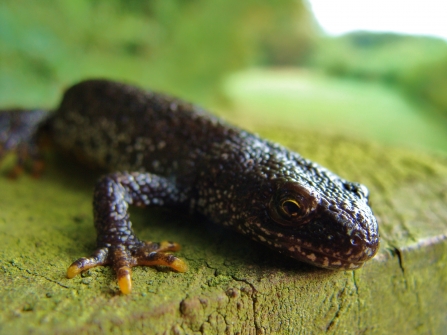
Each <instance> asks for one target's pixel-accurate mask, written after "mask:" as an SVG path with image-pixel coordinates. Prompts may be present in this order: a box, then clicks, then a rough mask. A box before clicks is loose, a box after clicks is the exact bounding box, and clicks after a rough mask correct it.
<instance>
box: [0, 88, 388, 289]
mask: <svg viewBox="0 0 447 335" xmlns="http://www.w3.org/2000/svg"><path fill="white" fill-rule="evenodd" d="M33 113H34V114H33ZM14 122H15V124H16V125H15V126H14V125H13V123H14ZM37 125H40V126H39V127H40V128H37V127H38V126H37ZM22 128H23V129H27V131H25V130H23V129H22ZM30 129H31V130H30ZM36 129H39V131H38V133H42V132H45V133H47V134H48V135H49V136H50V137H51V139H52V141H53V142H54V143H55V144H56V145H57V146H58V147H60V148H61V149H63V150H65V151H68V152H71V153H73V154H75V155H77V156H82V158H83V159H87V160H88V161H90V162H92V163H94V164H96V165H99V166H102V167H104V168H107V169H108V170H109V171H130V172H115V173H112V174H110V175H107V176H105V177H103V178H102V179H101V180H100V181H99V182H98V184H97V186H96V189H95V192H94V220H95V227H96V230H97V233H98V237H97V250H96V251H95V252H94V253H93V255H92V256H91V257H90V258H81V259H79V260H77V261H76V262H74V263H73V264H72V265H71V267H70V268H69V270H68V276H69V277H73V276H75V275H76V274H78V273H79V272H81V271H83V270H86V269H88V268H91V267H93V266H97V265H104V264H112V265H113V267H114V269H115V271H116V272H117V276H118V281H119V284H120V288H121V291H123V292H124V293H129V292H130V290H131V286H130V285H131V284H130V268H131V267H132V266H134V265H160V264H161V265H166V266H170V267H172V268H173V269H175V270H177V271H185V270H186V266H185V264H184V263H183V261H182V260H180V259H178V258H176V257H174V256H172V255H170V254H167V253H166V252H167V251H168V252H169V251H175V250H177V249H178V245H176V244H175V243H168V242H163V243H161V244H158V243H145V242H141V241H140V240H138V238H137V237H136V236H135V235H134V233H133V231H132V229H131V223H130V221H129V215H128V211H127V209H128V206H129V205H134V206H177V207H181V208H184V209H185V210H186V211H191V210H192V211H195V212H198V213H201V214H203V215H205V216H207V217H208V218H209V219H211V220H212V221H214V222H216V223H218V224H221V225H224V226H228V227H231V228H233V229H235V230H237V231H239V232H241V233H242V234H244V235H247V236H249V237H251V238H252V239H254V240H256V241H259V242H261V243H263V244H265V245H267V246H269V247H271V248H273V249H275V250H277V251H279V252H281V253H284V254H286V255H288V256H290V257H293V258H295V259H298V260H300V261H304V262H308V263H311V264H314V265H316V266H320V267H324V268H330V269H355V268H358V267H360V266H361V265H362V264H363V263H364V262H365V261H367V260H368V259H370V258H371V257H373V256H374V254H375V253H376V251H377V249H378V244H379V238H378V227H377V222H376V220H375V218H374V216H373V214H372V211H371V209H370V207H369V205H368V191H367V189H366V188H365V187H364V186H363V185H360V184H356V183H351V182H347V181H345V180H343V179H341V178H340V177H338V176H336V175H335V174H333V173H331V172H330V171H328V170H327V169H325V168H323V167H321V166H319V165H317V164H315V163H313V162H311V161H308V160H306V159H304V158H302V157H301V156H300V155H299V154H297V153H294V152H290V151H289V150H287V149H286V148H284V147H282V146H280V145H277V144H274V143H272V142H269V141H267V140H263V139H261V138H259V137H257V136H255V135H253V134H250V133H248V132H245V131H243V130H240V129H238V128H236V127H233V126H230V125H228V124H226V123H224V122H223V121H221V120H220V119H218V118H215V117H213V116H211V115H210V114H208V113H206V112H205V111H203V110H201V109H199V108H198V107H196V106H194V105H191V104H188V103H185V102H183V101H180V100H176V99H173V98H170V97H166V96H163V95H159V94H155V93H149V92H144V91H141V90H139V89H137V88H134V87H131V86H127V85H123V84H119V83H113V82H109V81H104V80H91V81H85V82H82V83H80V84H77V85H75V86H73V87H72V88H70V89H69V90H68V91H67V92H66V93H65V95H64V98H63V100H62V103H61V105H60V107H59V108H58V109H57V110H56V112H55V113H52V114H49V116H48V117H47V116H46V114H45V113H43V112H42V111H33V112H17V111H16V112H9V113H3V114H0V158H1V156H2V152H5V151H8V150H17V151H18V155H19V158H21V159H22V160H23V158H24V157H25V156H26V155H27V154H28V155H31V156H33V155H37V154H36V152H37V151H36V150H35V146H34V145H33V143H34V140H35V136H34V135H33V134H34V132H35V131H36ZM11 138H14V139H15V140H11ZM2 144H3V145H2ZM2 148H3V149H2Z"/></svg>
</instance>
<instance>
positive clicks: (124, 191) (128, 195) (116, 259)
mask: <svg viewBox="0 0 447 335" xmlns="http://www.w3.org/2000/svg"><path fill="white" fill-rule="evenodd" d="M180 198H181V196H180V192H179V190H178V189H177V187H176V186H175V185H174V184H173V183H172V182H170V181H169V180H167V179H165V178H162V177H159V176H156V175H153V174H150V173H139V172H135V173H114V174H111V175H108V176H105V177H103V178H102V179H101V180H100V181H99V182H98V184H97V185H96V188H95V192H94V200H93V209H94V220H95V228H96V231H97V234H98V236H97V249H96V250H95V251H94V252H93V254H92V255H91V256H90V257H88V258H85V257H83V258H80V259H78V260H77V261H75V262H74V263H73V264H72V265H71V266H70V267H69V268H68V271H67V277H68V278H73V277H75V276H76V275H77V274H79V273H80V272H82V271H85V270H88V269H90V268H93V267H95V266H100V265H109V264H110V265H112V266H113V268H114V270H115V272H116V275H117V278H118V285H119V287H120V290H121V292H122V293H124V294H129V293H130V292H131V290H132V282H131V267H133V266H137V265H147V266H152V265H163V266H168V267H170V268H172V269H173V270H175V271H178V272H185V271H186V269H187V267H186V264H185V263H184V262H183V261H182V260H181V259H179V258H177V257H175V256H173V255H171V254H169V253H168V252H173V251H177V250H179V249H180V246H179V245H178V244H177V243H174V242H161V243H156V242H143V241H140V240H139V239H138V238H137V237H136V236H135V234H134V232H133V230H132V223H131V222H130V220H129V212H128V207H129V205H134V206H139V207H145V206H164V205H174V204H180V203H181V199H180Z"/></svg>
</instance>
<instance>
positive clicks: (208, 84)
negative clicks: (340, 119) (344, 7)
mask: <svg viewBox="0 0 447 335" xmlns="http://www.w3.org/2000/svg"><path fill="white" fill-rule="evenodd" d="M313 27H314V26H313V21H312V19H311V17H310V14H309V13H308V11H307V9H306V7H305V6H304V5H303V3H302V2H300V1H296V0H283V1H281V2H272V1H269V0H245V1H239V0H215V1H208V0H163V1H144V0H76V1H71V0H59V1H50V0H41V1H30V0H14V1H12V0H3V1H2V2H1V3H0V60H1V62H0V64H1V67H0V101H2V104H3V105H5V104H12V103H16V104H17V103H19V102H21V103H23V104H25V105H36V104H45V105H48V104H50V105H51V104H54V103H55V102H56V101H55V100H57V98H58V96H59V94H60V90H61V88H63V87H66V86H68V85H71V84H72V83H73V82H76V81H79V80H81V79H85V78H87V77H108V78H113V79H118V80H125V81H130V82H134V83H137V84H140V85H143V86H146V87H151V88H154V89H157V90H164V91H169V92H170V93H172V94H176V95H179V96H182V97H185V98H188V99H193V100H196V101H201V102H203V101H204V100H205V101H206V100H207V99H209V100H211V99H213V98H215V97H216V94H217V87H218V85H219V83H220V81H221V79H222V77H223V76H225V75H226V74H227V73H228V72H231V71H234V70H237V69H239V68H242V67H245V66H248V65H253V64H261V63H262V64H285V63H296V62H297V61H299V60H300V57H305V56H306V55H307V54H308V52H307V51H306V50H310V48H311V45H312V40H313V36H314V34H313V32H314V29H313Z"/></svg>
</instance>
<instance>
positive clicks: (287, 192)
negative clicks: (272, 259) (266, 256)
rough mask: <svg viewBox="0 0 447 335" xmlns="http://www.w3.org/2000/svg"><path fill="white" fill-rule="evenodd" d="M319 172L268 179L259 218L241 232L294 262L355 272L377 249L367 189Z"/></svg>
mask: <svg viewBox="0 0 447 335" xmlns="http://www.w3.org/2000/svg"><path fill="white" fill-rule="evenodd" d="M313 167H315V165H313ZM317 170H318V171H317V173H315V170H314V171H312V173H309V174H302V173H300V174H299V175H295V176H287V177H286V178H278V179H274V180H271V181H270V183H269V184H270V185H269V186H268V190H264V191H265V192H263V197H264V199H263V200H261V201H260V202H264V204H265V207H264V209H263V213H262V214H260V212H258V213H259V215H258V216H257V217H256V216H255V215H253V216H252V217H251V218H249V219H248V220H249V221H251V222H249V224H248V225H247V224H246V225H245V227H243V228H245V229H247V228H248V227H250V229H249V230H250V232H247V231H246V233H248V234H250V235H251V236H252V237H253V238H254V239H255V240H257V241H260V242H261V243H263V244H266V245H268V246H269V247H271V248H273V249H275V250H278V251H279V252H281V253H283V254H286V255H288V256H290V257H292V258H295V259H297V260H300V261H304V262H307V263H311V264H313V265H316V266H319V267H323V268H328V269H356V268H359V267H361V266H362V265H363V263H364V262H365V261H367V260H369V259H371V258H372V257H373V256H374V255H375V254H376V252H377V250H378V247H379V234H378V226H377V221H376V219H375V217H374V215H373V213H372V210H371V208H370V207H369V204H368V190H367V188H366V187H365V186H363V185H361V184H357V183H351V182H347V181H345V180H343V179H341V178H339V177H338V176H336V175H334V174H333V173H331V172H329V171H328V170H326V169H324V168H321V167H318V168H317ZM268 198H270V199H269V200H268ZM255 210H259V208H258V209H255Z"/></svg>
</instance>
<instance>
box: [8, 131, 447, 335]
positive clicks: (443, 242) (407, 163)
mask: <svg viewBox="0 0 447 335" xmlns="http://www.w3.org/2000/svg"><path fill="white" fill-rule="evenodd" d="M258 130H259V129H258ZM260 132H261V133H262V134H263V135H265V136H266V137H269V138H271V139H274V140H276V141H278V142H281V143H283V144H285V145H286V146H288V147H290V148H292V149H293V150H296V151H298V152H300V153H301V154H302V155H303V156H305V157H307V158H310V159H312V160H314V161H316V162H318V163H320V164H322V165H324V166H326V167H328V168H330V169H331V170H333V171H334V172H336V173H338V174H340V175H341V176H343V177H345V178H346V179H348V180H352V181H358V182H361V183H363V184H365V185H367V186H368V188H369V189H370V192H371V202H372V207H373V210H374V212H375V214H376V216H377V218H378V221H379V224H380V235H381V248H380V251H379V253H378V254H377V256H376V257H375V258H374V259H373V260H372V261H370V262H368V263H367V264H366V265H365V266H364V267H363V268H362V269H360V270H357V271H343V272H333V271H327V270H322V269H317V268H314V267H312V266H309V265H305V264H302V263H299V262H296V261H293V260H291V259H286V258H283V257H282V256H281V255H278V254H276V253H274V252H272V251H271V250H268V249H266V248H264V247H262V246H260V245H258V244H256V243H255V242H252V241H250V240H248V239H246V238H244V237H243V236H240V235H238V234H236V233H233V232H230V231H227V230H224V229H222V228H220V227H216V226H214V225H212V224H209V223H208V222H206V220H204V219H203V218H201V217H196V216H190V215H189V214H188V213H175V212H167V211H163V210H157V211H154V210H134V211H132V221H133V223H134V227H135V229H136V230H137V232H138V236H139V237H140V238H143V239H149V240H154V241H156V240H165V239H169V240H174V241H176V242H179V243H181V245H182V246H183V249H182V250H181V251H180V252H179V253H178V255H179V256H180V257H183V258H184V259H185V260H186V261H187V263H188V265H189V271H188V272H187V273H185V274H178V273H174V272H171V271H168V270H164V269H158V270H157V269H154V268H134V271H133V285H134V286H133V293H132V294H131V295H129V296H123V295H120V294H119V293H118V289H117V284H116V280H115V277H114V274H113V272H112V270H111V269H110V268H109V267H105V268H96V269H92V270H89V271H88V272H87V273H85V274H83V275H82V276H78V277H76V278H74V279H71V280H69V279H66V278H65V271H66V268H67V267H68V265H69V264H70V263H71V262H72V261H73V260H75V259H77V258H78V257H80V256H86V255H87V254H89V252H90V251H91V250H92V249H93V247H94V242H95V235H94V229H93V224H92V214H91V192H92V189H93V185H94V183H95V179H96V178H97V176H98V174H97V173H95V172H89V171H86V170H85V169H83V168H82V167H80V166H77V165H73V164H71V163H69V161H67V160H65V159H63V158H60V157H59V156H57V155H56V156H50V157H49V163H48V167H47V170H46V172H45V174H44V175H43V176H42V177H41V178H40V179H37V180H36V179H32V178H31V177H29V176H23V177H22V178H20V179H18V180H15V181H12V180H8V179H6V178H2V179H0V234H1V241H2V242H1V244H0V273H1V274H0V285H1V287H0V302H1V304H0V334H12V333H14V334H48V333H53V334H80V333H82V334H253V335H254V334H344V333H345V334H406V335H410V334H441V333H442V332H443V331H444V330H445V329H446V327H447V279H446V278H447V159H446V158H445V157H441V156H436V155H429V154H425V153H420V152H415V151H412V150H408V149H397V148H389V147H382V146H379V145H375V144H370V143H364V142H361V143H359V142H356V141H354V140H352V139H348V138H342V137H333V136H331V137H328V136H326V135H324V134H323V132H322V133H318V134H317V133H308V132H297V131H292V130H290V129H287V128H281V129H273V130H272V129H269V130H261V131H260ZM5 165H8V164H7V162H6V164H5ZM4 169H5V167H4Z"/></svg>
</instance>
